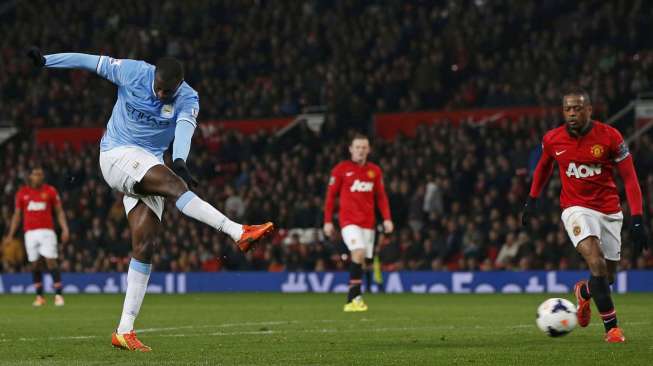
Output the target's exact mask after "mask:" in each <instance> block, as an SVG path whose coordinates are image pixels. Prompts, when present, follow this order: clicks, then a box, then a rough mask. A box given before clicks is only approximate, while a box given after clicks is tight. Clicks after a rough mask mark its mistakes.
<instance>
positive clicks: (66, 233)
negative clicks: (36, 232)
mask: <svg viewBox="0 0 653 366" xmlns="http://www.w3.org/2000/svg"><path fill="white" fill-rule="evenodd" d="M68 240H70V231H68V229H63V230H61V243H62V244H65V243H67V242H68Z"/></svg>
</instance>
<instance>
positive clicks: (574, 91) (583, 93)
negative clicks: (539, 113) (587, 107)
mask: <svg viewBox="0 0 653 366" xmlns="http://www.w3.org/2000/svg"><path fill="white" fill-rule="evenodd" d="M570 95H576V96H579V97H582V98H583V101H584V102H585V104H592V100H591V99H590V95H589V94H588V93H587V92H586V91H585V89H582V88H579V87H576V86H574V87H571V88H569V89H567V90H565V92H564V93H563V94H562V102H563V103H564V102H565V97H567V96H570Z"/></svg>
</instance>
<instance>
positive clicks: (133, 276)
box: [117, 258, 152, 334]
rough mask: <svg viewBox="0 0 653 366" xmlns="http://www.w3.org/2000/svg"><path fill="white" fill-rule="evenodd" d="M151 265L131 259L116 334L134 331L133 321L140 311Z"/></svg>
mask: <svg viewBox="0 0 653 366" xmlns="http://www.w3.org/2000/svg"><path fill="white" fill-rule="evenodd" d="M151 270H152V265H151V264H148V263H143V262H140V261H138V260H136V259H134V258H132V260H131V262H129V271H127V293H126V294H125V303H124V304H123V306H122V316H121V317H120V325H118V330H117V332H118V334H124V333H129V332H131V331H132V330H133V329H134V320H136V317H137V316H138V312H139V311H140V309H141V304H142V303H143V298H144V297H145V291H146V290H147V282H148V281H149V280H150V271H151Z"/></svg>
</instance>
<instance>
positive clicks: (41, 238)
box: [4, 167, 70, 306]
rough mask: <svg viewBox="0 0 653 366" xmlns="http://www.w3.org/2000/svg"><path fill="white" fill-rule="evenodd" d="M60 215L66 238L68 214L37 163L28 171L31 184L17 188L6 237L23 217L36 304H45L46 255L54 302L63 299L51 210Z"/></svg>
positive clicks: (60, 222)
mask: <svg viewBox="0 0 653 366" xmlns="http://www.w3.org/2000/svg"><path fill="white" fill-rule="evenodd" d="M53 209H54V211H55V214H56V215H57V221H58V222H59V226H60V227H61V241H62V242H63V243H65V242H67V241H68V239H69V237H70V234H69V232H68V224H67V223H66V215H65V214H64V211H63V208H62V207H61V201H60V200H59V193H57V190H56V189H55V188H54V187H52V186H51V185H48V184H45V183H44V173H43V169H42V168H41V167H34V168H32V171H31V173H30V175H29V185H26V186H23V187H21V188H20V189H19V190H18V192H16V210H15V211H14V215H13V216H12V218H11V224H10V226H9V233H8V234H7V236H6V237H5V239H4V240H11V239H13V237H14V235H15V234H16V230H17V229H18V224H19V223H20V218H21V214H22V215H23V216H24V217H23V231H24V232H25V249H26V251H27V259H28V260H29V262H30V263H31V267H32V275H33V279H34V288H35V289H36V300H34V303H33V305H34V306H42V305H45V298H44V297H43V270H44V268H43V267H44V265H43V258H44V259H45V266H46V267H47V269H48V270H49V271H50V273H51V274H52V279H53V281H54V289H55V291H56V294H55V296H54V304H55V305H56V306H63V304H64V299H63V296H62V295H61V289H62V284H61V272H60V271H59V264H58V263H57V256H58V251H57V235H56V234H55V232H54V223H53V222H52V221H53V220H52V210H53Z"/></svg>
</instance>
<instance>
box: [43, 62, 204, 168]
mask: <svg viewBox="0 0 653 366" xmlns="http://www.w3.org/2000/svg"><path fill="white" fill-rule="evenodd" d="M45 59H46V64H45V66H46V67H54V68H81V69H85V70H89V71H94V72H96V73H97V74H98V75H100V76H102V77H103V78H106V79H107V80H109V81H111V82H112V83H114V84H116V85H117V86H118V100H116V104H115V105H114V106H113V111H112V112H111V118H110V119H109V123H108V124H107V130H106V132H105V133H104V136H103V137H102V142H101V143H100V149H101V150H102V151H107V150H111V149H113V148H115V147H119V146H138V147H141V148H143V149H145V150H147V151H149V152H151V153H152V154H154V155H155V156H156V157H158V158H159V159H160V160H161V161H163V153H164V152H165V151H166V150H167V149H168V147H169V146H170V143H171V142H172V140H173V139H174V140H175V143H174V146H173V160H174V159H175V158H182V159H184V160H186V157H187V156H188V152H189V150H190V140H191V138H192V136H193V131H194V129H195V127H197V121H196V119H197V114H198V113H199V97H198V95H197V92H196V91H195V90H193V88H191V87H190V86H189V85H188V84H187V83H186V82H182V84H181V86H180V87H179V88H178V89H177V91H176V93H175V95H174V96H173V98H172V101H171V102H170V103H169V104H164V103H162V102H161V101H160V100H159V99H158V98H157V96H156V93H155V92H154V72H155V67H154V66H153V65H150V64H148V63H147V62H145V61H137V60H128V59H124V60H120V59H114V58H111V57H108V56H95V55H86V54H81V53H59V54H52V55H46V56H45Z"/></svg>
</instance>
